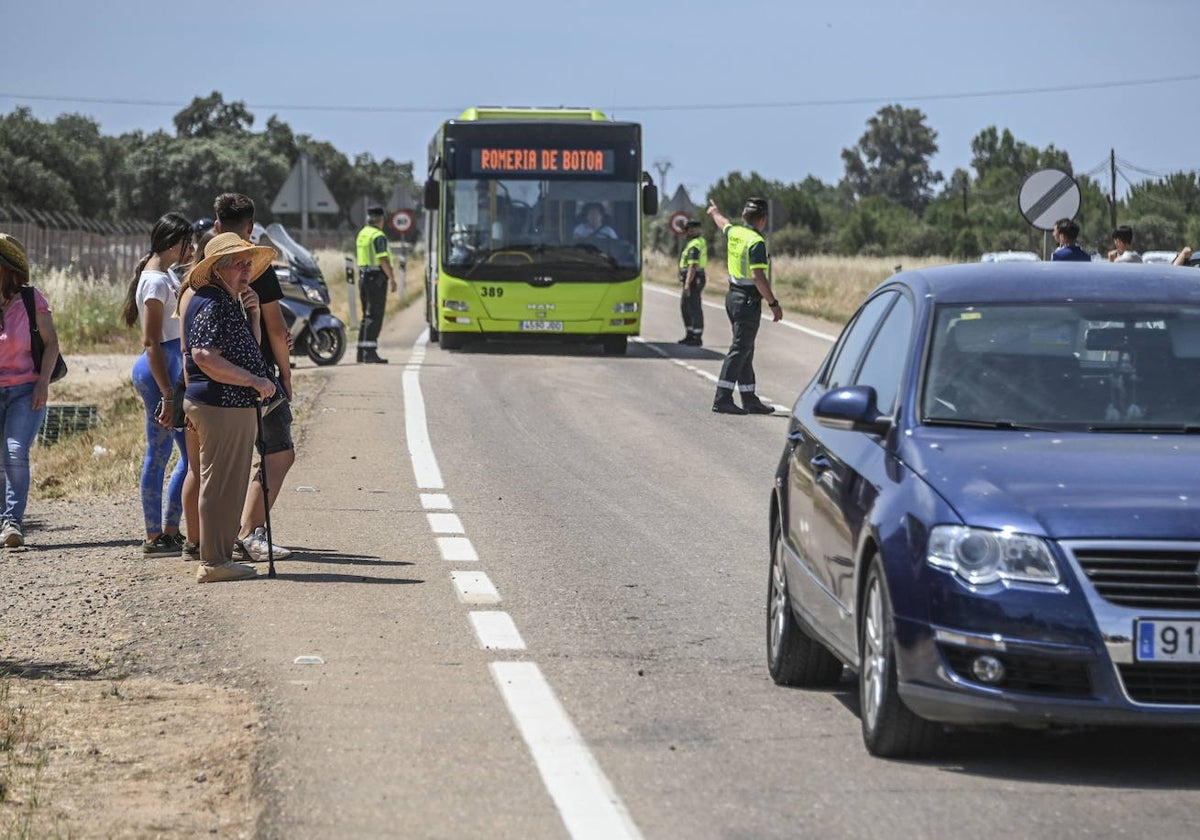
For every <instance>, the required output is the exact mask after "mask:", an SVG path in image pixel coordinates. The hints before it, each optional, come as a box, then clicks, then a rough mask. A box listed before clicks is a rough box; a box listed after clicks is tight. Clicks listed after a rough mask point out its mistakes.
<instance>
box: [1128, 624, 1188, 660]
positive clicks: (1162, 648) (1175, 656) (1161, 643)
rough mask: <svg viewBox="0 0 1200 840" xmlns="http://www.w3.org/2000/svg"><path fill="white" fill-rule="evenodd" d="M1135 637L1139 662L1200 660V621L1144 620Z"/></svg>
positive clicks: (1135, 647) (1136, 656)
mask: <svg viewBox="0 0 1200 840" xmlns="http://www.w3.org/2000/svg"><path fill="white" fill-rule="evenodd" d="M1135 636H1136V638H1137V644H1136V645H1135V646H1134V658H1135V659H1136V660H1137V661H1138V662H1200V621H1172V620H1166V621H1164V620H1160V619H1154V620H1153V621H1147V620H1144V619H1143V620H1141V621H1138V622H1137V626H1136V628H1135Z"/></svg>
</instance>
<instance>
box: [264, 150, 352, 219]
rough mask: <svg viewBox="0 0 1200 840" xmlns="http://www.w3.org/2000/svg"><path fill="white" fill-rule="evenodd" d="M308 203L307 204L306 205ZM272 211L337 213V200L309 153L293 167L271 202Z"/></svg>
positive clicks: (301, 157) (301, 156)
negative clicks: (309, 157) (311, 161)
mask: <svg viewBox="0 0 1200 840" xmlns="http://www.w3.org/2000/svg"><path fill="white" fill-rule="evenodd" d="M306 204H307V206H305V205H306ZM271 212H272V213H336V212H338V205H337V201H336V200H334V197H333V193H331V192H330V191H329V187H327V186H326V185H325V181H324V179H322V178H321V173H320V172H318V171H317V168H316V167H315V166H313V165H312V164H311V163H310V162H309V160H308V155H300V160H298V161H297V162H296V165H295V166H293V167H292V171H291V172H290V173H289V174H288V176H287V180H286V181H284V182H283V186H282V187H281V188H280V189H279V195H277V196H275V200H274V201H273V202H271Z"/></svg>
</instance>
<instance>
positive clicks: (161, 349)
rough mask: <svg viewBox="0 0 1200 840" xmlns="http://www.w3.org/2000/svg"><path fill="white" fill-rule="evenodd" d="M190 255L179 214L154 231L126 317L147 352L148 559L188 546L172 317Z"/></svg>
mask: <svg viewBox="0 0 1200 840" xmlns="http://www.w3.org/2000/svg"><path fill="white" fill-rule="evenodd" d="M191 250H192V223H191V222H189V221H188V220H187V219H185V218H184V217H183V216H181V215H179V214H178V213H167V214H166V215H165V216H163V217H162V218H161V219H159V220H158V221H157V222H155V224H154V228H153V230H151V231H150V251H149V253H147V254H146V256H145V257H143V258H142V260H141V262H140V263H138V267H137V270H136V271H135V272H134V276H133V280H132V281H130V283H129V290H128V292H127V293H126V296H125V307H124V311H123V313H122V314H123V317H124V320H125V324H126V326H130V327H132V326H133V325H134V324H136V323H139V322H140V323H141V330H142V346H143V347H144V348H145V350H144V351H143V353H142V355H140V356H139V357H138V359H137V361H136V362H134V364H133V385H134V387H135V388H136V389H137V392H138V395H139V396H141V398H142V402H143V403H144V404H145V407H146V457H145V460H144V461H143V462H142V481H141V490H142V515H143V517H144V518H145V522H146V539H145V541H144V542H143V543H142V553H143V554H145V555H153V554H179V553H180V550H181V548H182V547H183V544H184V543H185V542H186V540H185V538H184V537H183V536H182V535H181V534H180V533H179V523H180V520H181V519H182V517H183V480H184V478H185V477H186V476H187V469H188V460H187V446H186V444H185V441H184V436H183V435H184V433H183V431H182V430H175V429H173V428H172V425H173V424H172V407H173V404H174V393H175V382H176V380H177V379H179V374H180V372H181V371H182V370H183V352H182V349H181V347H180V343H179V333H180V320H179V319H178V318H174V317H172V315H173V314H174V312H175V305H176V301H177V299H178V297H179V282H180V281H179V278H178V277H176V276H175V274H174V273H173V272H172V271H171V267H172V266H173V265H181V264H183V263H185V262H187V261H188V259H190V257H191ZM173 446H174V447H176V448H178V450H179V460H178V461H177V462H176V464H175V469H174V470H173V471H172V472H171V478H170V481H169V482H168V484H167V498H166V504H165V505H164V504H163V478H164V477H165V476H166V472H167V464H168V463H169V461H170V460H171V449H172V447H173Z"/></svg>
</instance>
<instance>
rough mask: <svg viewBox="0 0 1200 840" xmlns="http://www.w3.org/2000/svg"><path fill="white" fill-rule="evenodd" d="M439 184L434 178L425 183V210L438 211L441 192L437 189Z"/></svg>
mask: <svg viewBox="0 0 1200 840" xmlns="http://www.w3.org/2000/svg"><path fill="white" fill-rule="evenodd" d="M439 186H440V184H439V183H438V180H437V179H436V178H430V179H429V180H428V181H426V182H425V209H426V210H436V209H438V204H439V203H440V202H439V199H441V190H439V189H438V187H439Z"/></svg>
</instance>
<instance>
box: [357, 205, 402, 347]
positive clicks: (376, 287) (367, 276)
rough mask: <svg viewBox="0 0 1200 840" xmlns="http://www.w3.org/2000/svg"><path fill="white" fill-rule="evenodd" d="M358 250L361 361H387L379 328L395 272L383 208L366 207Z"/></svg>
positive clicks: (394, 282)
mask: <svg viewBox="0 0 1200 840" xmlns="http://www.w3.org/2000/svg"><path fill="white" fill-rule="evenodd" d="M355 248H356V250H357V251H358V255H357V256H358V294H359V298H360V299H361V300H362V309H363V317H362V323H361V324H360V325H359V327H358V361H360V362H366V363H368V364H377V365H386V364H387V359H384V358H381V357H380V356H379V330H380V329H381V328H382V327H383V308H384V306H385V305H386V304H387V293H388V286H389V285H390V286H391V289H392V291H393V292H395V291H396V277H395V275H394V274H393V273H392V257H391V251H390V250H389V248H388V241H387V236H386V235H385V234H384V232H383V208H382V207H381V206H379V205H378V204H372V205H371V206H370V207H368V208H367V223H366V224H365V225H363V228H362V230H360V231H359V232H358V238H357V240H355Z"/></svg>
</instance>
